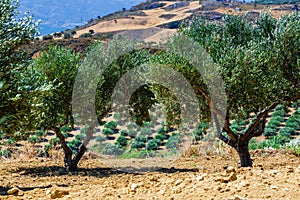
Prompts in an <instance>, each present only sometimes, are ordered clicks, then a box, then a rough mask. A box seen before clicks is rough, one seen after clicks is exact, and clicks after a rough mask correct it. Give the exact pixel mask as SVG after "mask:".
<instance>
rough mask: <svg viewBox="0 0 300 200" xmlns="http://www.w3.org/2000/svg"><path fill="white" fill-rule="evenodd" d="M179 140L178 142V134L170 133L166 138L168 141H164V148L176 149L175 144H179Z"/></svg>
mask: <svg viewBox="0 0 300 200" xmlns="http://www.w3.org/2000/svg"><path fill="white" fill-rule="evenodd" d="M179 142H180V138H179V136H178V135H176V134H175V135H172V136H171V137H170V138H169V139H168V141H167V143H166V148H167V149H176V148H177V146H178V144H179Z"/></svg>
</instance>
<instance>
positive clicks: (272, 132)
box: [263, 127, 276, 137]
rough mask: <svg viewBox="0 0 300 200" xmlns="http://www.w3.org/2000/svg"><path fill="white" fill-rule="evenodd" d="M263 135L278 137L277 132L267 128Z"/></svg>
mask: <svg viewBox="0 0 300 200" xmlns="http://www.w3.org/2000/svg"><path fill="white" fill-rule="evenodd" d="M263 135H264V136H266V137H270V136H275V135H276V130H274V129H272V128H269V127H267V128H265V130H264V133H263Z"/></svg>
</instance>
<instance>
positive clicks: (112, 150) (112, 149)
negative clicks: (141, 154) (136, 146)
mask: <svg viewBox="0 0 300 200" xmlns="http://www.w3.org/2000/svg"><path fill="white" fill-rule="evenodd" d="M123 152H124V151H123V150H122V149H120V148H119V147H118V146H116V145H113V144H109V143H108V144H106V146H105V148H104V151H103V154H105V155H121V154H122V153H123Z"/></svg>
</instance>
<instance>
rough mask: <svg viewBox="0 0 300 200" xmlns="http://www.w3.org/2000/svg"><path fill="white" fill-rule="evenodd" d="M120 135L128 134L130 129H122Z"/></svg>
mask: <svg viewBox="0 0 300 200" xmlns="http://www.w3.org/2000/svg"><path fill="white" fill-rule="evenodd" d="M120 135H121V136H128V131H127V130H121V133H120Z"/></svg>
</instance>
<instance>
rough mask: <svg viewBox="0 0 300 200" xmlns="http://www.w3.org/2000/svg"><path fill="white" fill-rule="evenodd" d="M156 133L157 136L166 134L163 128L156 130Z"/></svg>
mask: <svg viewBox="0 0 300 200" xmlns="http://www.w3.org/2000/svg"><path fill="white" fill-rule="evenodd" d="M157 132H158V134H165V133H166V131H165V128H164V127H160V128H159V129H158V130H157Z"/></svg>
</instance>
